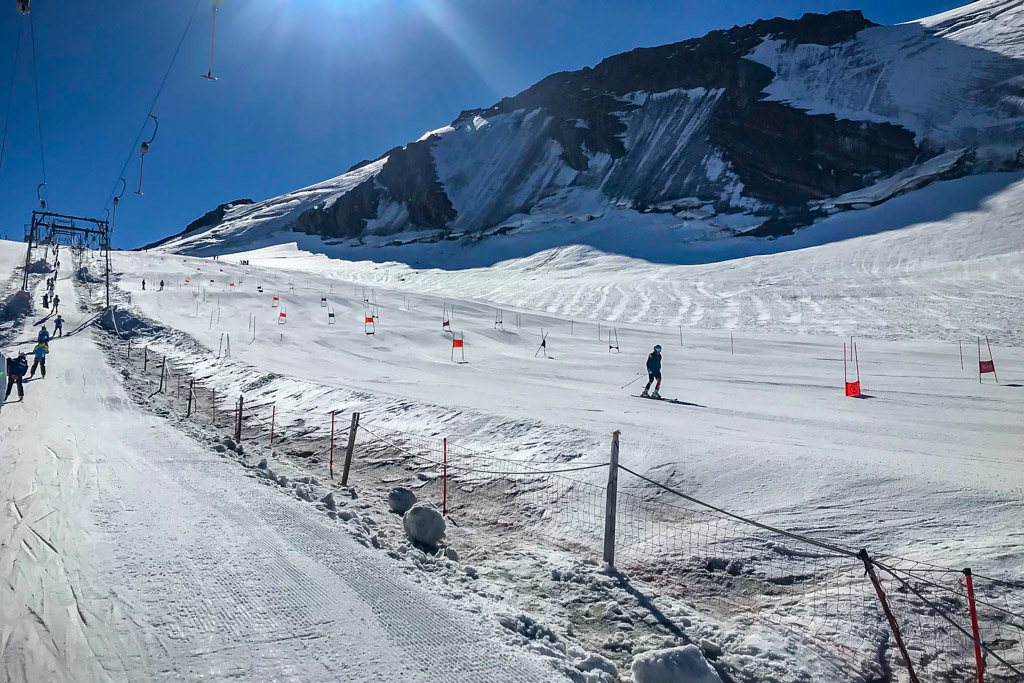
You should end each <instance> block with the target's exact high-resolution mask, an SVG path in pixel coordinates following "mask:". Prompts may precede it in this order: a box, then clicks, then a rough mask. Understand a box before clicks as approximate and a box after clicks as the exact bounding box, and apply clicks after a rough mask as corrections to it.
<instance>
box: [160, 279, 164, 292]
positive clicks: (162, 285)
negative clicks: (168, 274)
mask: <svg viewBox="0 0 1024 683" xmlns="http://www.w3.org/2000/svg"><path fill="white" fill-rule="evenodd" d="M160 291H161V292H162V291H164V281H163V280H161V281H160Z"/></svg>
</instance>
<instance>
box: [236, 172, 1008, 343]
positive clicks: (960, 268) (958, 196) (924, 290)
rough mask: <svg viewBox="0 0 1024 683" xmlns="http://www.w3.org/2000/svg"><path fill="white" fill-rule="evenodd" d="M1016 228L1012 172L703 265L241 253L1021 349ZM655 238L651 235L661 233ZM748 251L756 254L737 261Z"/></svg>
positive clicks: (655, 318)
mask: <svg viewBox="0 0 1024 683" xmlns="http://www.w3.org/2000/svg"><path fill="white" fill-rule="evenodd" d="M1022 235H1024V175H1022V174H1019V173H1018V174H992V175H988V176H974V177H969V178H962V179H959V180H953V181H946V182H941V183H937V184H935V185H933V186H931V187H928V188H925V189H923V190H920V191H918V192H916V193H914V194H911V195H906V196H903V197H899V198H897V199H894V200H892V201H890V202H888V203H886V204H883V205H881V206H877V207H874V208H870V209H867V210H864V211H857V212H852V213H844V214H839V215H836V216H833V217H831V218H829V219H827V220H825V221H822V222H821V223H819V224H818V225H815V226H814V227H812V228H807V229H806V230H803V231H801V232H799V233H797V234H796V235H793V236H790V237H784V238H780V239H778V240H774V241H772V242H768V243H764V242H760V241H755V240H732V241H728V240H726V241H716V242H714V243H710V244H708V245H707V255H708V256H707V258H708V260H712V259H715V258H723V259H725V258H728V259H730V260H727V261H724V262H721V263H713V264H708V265H695V266H662V265H657V264H652V263H647V262H644V261H640V260H635V259H628V258H624V257H621V256H615V255H613V254H609V253H602V252H600V251H596V250H594V249H589V248H585V247H565V248H558V249H549V250H545V251H541V252H539V253H537V254H536V255H534V256H530V257H527V258H522V259H511V260H508V261H505V262H502V263H499V264H498V265H496V266H494V267H491V268H475V269H469V270H462V271H454V272H451V271H447V270H418V269H414V268H410V267H409V266H406V265H404V264H402V263H382V264H378V263H373V262H368V261H363V262H350V261H340V260H332V259H328V258H326V257H324V256H322V255H318V254H311V253H303V252H297V251H295V247H289V246H282V247H276V248H273V249H266V250H261V251H257V252H247V253H244V254H241V255H239V258H246V259H248V260H250V261H251V262H252V263H253V264H254V265H261V266H269V267H273V268H282V269H295V270H296V271H300V272H304V273H315V274H318V275H325V276H330V277H334V278H338V279H341V280H348V281H352V282H358V283H361V284H366V285H371V286H381V287H385V286H386V287H393V288H396V289H401V290H407V291H411V292H429V293H432V294H435V295H439V296H444V297H451V298H471V299H479V300H485V301H490V302H494V303H496V304H500V305H503V306H508V307H518V308H522V309H529V310H535V311H545V312H549V313H557V314H558V315H560V316H563V317H576V318H577V319H580V318H591V319H594V318H596V319H602V320H609V321H617V322H629V323H634V324H646V325H663V326H667V327H672V328H674V327H675V326H677V325H682V326H684V327H688V328H692V327H699V328H707V329H727V330H728V329H735V330H746V331H755V330H756V331H762V332H781V333H786V334H838V335H849V334H858V335H864V336H872V337H878V338H886V339H917V340H920V339H944V340H948V341H955V340H957V339H963V340H969V339H972V338H974V337H975V336H976V335H977V334H979V333H980V334H986V333H987V334H990V335H992V336H993V338H995V339H998V340H999V342H1000V343H1005V344H1012V345H1020V344H1022V343H1024V321H1022V319H1021V316H1020V315H1019V311H1020V310H1021V306H1022V304H1024V301H1022V292H1024V238H1022ZM633 239H639V240H646V239H648V235H646V234H644V233H642V232H639V233H634V235H633ZM650 239H651V240H652V242H653V243H654V244H658V242H657V236H656V235H650ZM301 244H304V243H303V242H300V245H301ZM534 244H535V246H540V245H541V244H542V242H540V241H537V242H535V243H534ZM773 252H774V253H773ZM747 254H757V255H755V256H749V257H747V258H738V257H741V256H746V255H747ZM662 334H672V335H674V331H673V332H663V333H662Z"/></svg>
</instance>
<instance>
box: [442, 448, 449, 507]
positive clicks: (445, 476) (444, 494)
mask: <svg viewBox="0 0 1024 683" xmlns="http://www.w3.org/2000/svg"><path fill="white" fill-rule="evenodd" d="M442 457H443V458H444V459H443V461H442V463H443V464H442V468H443V469H442V472H443V474H442V478H441V482H442V483H441V514H442V515H444V516H445V517H447V516H448V439H447V437H446V438H445V440H444V454H443V456H442Z"/></svg>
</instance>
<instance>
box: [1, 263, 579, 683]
mask: <svg viewBox="0 0 1024 683" xmlns="http://www.w3.org/2000/svg"><path fill="white" fill-rule="evenodd" d="M22 249H23V247H22V245H14V244H13V243H2V244H0V253H2V254H3V256H4V260H5V261H8V259H7V257H8V256H10V254H11V253H12V252H18V253H23V251H21V250H22ZM8 262H9V261H8ZM37 293H41V291H40V292H37ZM57 293H58V294H59V295H60V297H61V299H62V301H63V302H64V304H63V306H62V312H64V315H65V317H66V318H67V320H68V326H67V329H68V330H73V329H74V328H75V327H77V325H78V323H79V322H81V320H82V318H83V316H84V314H82V313H80V312H79V311H78V309H77V306H76V298H75V293H74V290H73V288H72V286H71V282H70V281H69V280H68V279H65V278H62V279H60V280H59V281H58V284H57ZM39 322H40V319H38V318H33V319H32V320H31V321H30V323H29V324H28V325H27V326H26V329H25V330H24V333H23V334H22V335H20V337H19V338H18V340H16V341H15V342H14V343H12V344H7V345H5V348H6V349H7V350H10V349H12V348H18V347H20V348H26V346H27V345H26V344H25V343H24V342H26V341H30V340H32V339H34V337H35V333H36V330H37V325H38V323H39ZM94 334H96V333H95V332H94V331H93V330H91V329H85V330H83V331H81V332H79V333H77V334H74V335H71V336H66V337H65V338H63V339H57V340H55V341H53V342H52V346H51V350H52V353H51V356H50V360H49V374H48V375H47V377H46V379H45V380H41V379H36V380H34V381H32V382H30V383H28V384H27V385H26V399H25V401H24V403H13V404H8V405H6V406H4V409H3V412H2V414H0V444H2V450H0V496H2V498H3V503H2V505H3V513H2V514H0V577H2V581H0V680H2V681H14V682H29V681H31V682H37V681H47V682H48V683H57V682H60V681H90V683H94V682H101V681H126V680H145V681H181V680H229V679H234V680H254V681H255V680H279V681H312V680H344V681H366V682H367V683H369V682H371V681H372V682H374V683H376V682H378V681H391V680H410V681H412V680H415V681H438V682H440V681H445V682H448V681H465V682H466V683H471V682H472V683H476V682H478V681H522V682H524V683H525V682H527V681H529V682H533V681H542V680H543V681H546V680H563V679H562V678H561V677H559V676H556V675H555V674H554V673H553V672H552V670H551V668H550V667H549V666H547V665H545V664H543V663H541V661H540V660H539V659H538V658H536V657H534V656H532V655H530V654H527V653H526V652H524V651H521V650H517V649H513V648H512V647H510V646H508V645H506V644H505V641H504V638H505V636H503V635H502V633H501V632H500V631H501V629H500V627H499V626H498V625H497V623H496V622H494V621H493V620H492V619H489V618H485V617H482V616H475V615H472V614H469V613H467V612H463V613H459V610H457V609H456V606H454V605H453V603H451V602H444V601H443V599H442V598H439V597H436V596H434V595H432V594H431V593H430V591H429V590H428V589H427V588H425V587H424V586H422V585H419V584H418V583H415V582H414V581H413V579H412V578H411V577H409V576H407V575H406V574H405V573H403V572H402V571H401V570H400V569H399V568H398V567H397V566H396V564H395V563H394V562H393V561H392V560H391V559H390V558H388V557H387V556H385V555H383V554H381V553H379V552H374V551H372V550H367V549H365V548H363V547H362V546H360V545H358V544H357V543H356V542H355V541H354V540H352V538H351V537H350V536H349V535H348V534H346V533H345V532H344V530H342V529H341V528H340V527H339V526H338V525H337V524H336V523H331V522H330V520H328V519H327V518H326V517H324V516H323V514H322V513H320V512H318V511H317V510H315V509H314V508H312V507H311V506H309V505H306V504H302V503H301V502H299V501H296V500H294V499H288V498H285V497H283V496H280V495H279V494H278V493H277V492H276V491H275V490H273V489H270V488H267V487H265V486H260V485H259V484H258V483H257V480H255V479H252V478H249V477H245V476H243V474H242V470H241V469H240V468H238V466H237V465H235V464H233V463H230V462H228V461H225V460H224V459H222V458H219V457H217V456H216V455H215V454H213V453H212V452H211V451H209V450H208V449H205V448H201V447H200V446H199V445H198V444H197V443H195V442H194V441H192V440H190V439H189V438H187V437H185V436H184V435H182V434H181V433H179V432H177V431H176V430H175V429H173V428H172V427H171V426H170V425H169V423H168V422H166V421H165V420H162V419H159V418H157V417H154V416H152V415H150V414H147V413H145V412H142V410H141V409H140V408H138V407H136V406H135V405H134V404H133V403H132V401H131V400H130V399H129V397H128V396H127V394H126V393H125V391H124V390H123V388H122V386H121V383H120V379H119V378H118V377H117V376H115V375H114V373H113V371H112V370H111V369H110V367H109V366H108V364H107V363H106V359H105V357H104V355H103V353H102V352H101V351H100V349H99V348H98V347H97V345H96V343H95V341H94Z"/></svg>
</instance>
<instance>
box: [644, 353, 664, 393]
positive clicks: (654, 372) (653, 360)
mask: <svg viewBox="0 0 1024 683" xmlns="http://www.w3.org/2000/svg"><path fill="white" fill-rule="evenodd" d="M655 380H657V382H658V383H657V384H655V385H654V393H653V394H648V393H647V392H648V391H649V390H650V388H651V384H653V383H654V381H655ZM660 389H661V344H658V345H657V346H655V347H654V351H652V352H651V355H649V356H647V386H646V387H644V391H643V393H642V394H640V395H641V396H643V397H644V398H661V394H659V393H658V391H659V390H660Z"/></svg>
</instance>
